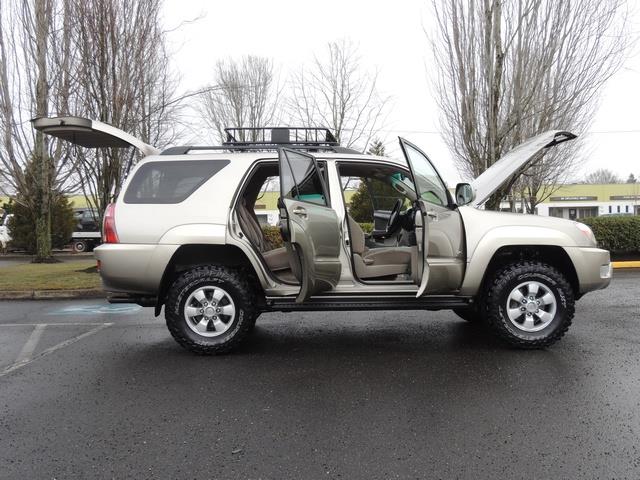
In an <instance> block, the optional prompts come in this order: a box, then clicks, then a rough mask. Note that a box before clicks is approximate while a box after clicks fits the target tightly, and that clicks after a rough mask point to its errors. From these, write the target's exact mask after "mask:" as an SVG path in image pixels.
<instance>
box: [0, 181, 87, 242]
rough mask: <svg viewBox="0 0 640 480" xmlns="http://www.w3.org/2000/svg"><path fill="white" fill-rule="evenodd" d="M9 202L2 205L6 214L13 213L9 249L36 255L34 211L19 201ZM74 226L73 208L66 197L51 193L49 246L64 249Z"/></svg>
mask: <svg viewBox="0 0 640 480" xmlns="http://www.w3.org/2000/svg"><path fill="white" fill-rule="evenodd" d="M20 200H21V199H20V197H18V201H15V202H14V201H10V202H9V203H6V204H5V205H4V209H5V211H6V212H7V213H13V217H11V219H9V223H8V227H9V235H10V236H11V242H9V248H11V249H18V250H25V251H26V252H27V253H29V254H35V253H36V235H35V231H36V220H37V215H36V209H33V208H29V207H27V206H25V205H24V204H23V202H21V201H20ZM75 226H76V221H75V219H74V218H73V207H72V206H71V203H69V200H68V199H67V197H66V196H64V195H62V194H60V193H57V192H52V193H51V246H52V247H53V248H57V249H60V248H64V247H65V246H66V245H67V244H68V243H69V240H71V234H72V233H73V229H74V227H75Z"/></svg>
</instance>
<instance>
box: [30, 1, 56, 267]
mask: <svg viewBox="0 0 640 480" xmlns="http://www.w3.org/2000/svg"><path fill="white" fill-rule="evenodd" d="M50 14H51V10H50V5H49V4H48V2H47V0H35V23H36V32H35V37H36V66H37V70H38V77H37V80H36V102H35V103H36V112H35V113H36V117H45V116H46V115H47V110H48V108H47V106H48V94H49V92H48V85H47V39H48V35H49V20H50V19H49V16H50ZM33 153H34V155H33V161H34V162H36V172H37V173H36V181H37V186H36V190H37V192H38V197H39V198H38V202H37V203H38V208H39V211H38V217H37V220H36V232H35V234H36V257H35V258H34V259H33V261H34V263H49V262H53V261H54V260H53V255H52V253H51V196H50V194H51V187H52V185H51V174H52V171H51V159H50V158H49V151H48V148H47V140H46V138H45V135H44V134H43V133H41V132H37V133H36V138H35V145H34V152H33Z"/></svg>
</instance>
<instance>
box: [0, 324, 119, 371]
mask: <svg viewBox="0 0 640 480" xmlns="http://www.w3.org/2000/svg"><path fill="white" fill-rule="evenodd" d="M38 325H43V326H46V325H58V324H56V323H53V324H38ZM82 325H86V324H82ZM111 325H113V323H102V324H100V325H98V326H97V327H96V328H93V329H91V330H89V331H88V332H85V333H82V334H80V335H77V336H75V337H73V338H70V339H69V340H65V341H64V342H60V343H58V344H57V345H54V346H53V347H49V348H47V349H46V350H44V351H42V352H40V353H39V354H38V355H36V356H35V357H33V358H30V359H29V360H26V361H22V362H21V363H18V362H17V361H16V362H14V363H13V364H12V365H9V366H8V367H6V368H5V369H4V370H2V371H0V377H4V376H5V375H7V374H9V373H11V372H15V371H16V370H18V369H19V368H22V367H24V366H26V365H29V364H30V363H32V362H34V361H36V360H38V359H39V358H42V357H46V356H47V355H49V354H50V353H53V352H55V351H56V350H60V349H61V348H64V347H68V346H69V345H71V344H73V343H76V342H78V341H80V340H82V339H83V338H86V337H89V336H91V335H93V334H94V333H98V332H99V331H100V330H104V329H105V328H107V327H110V326H111ZM41 334H42V332H41ZM31 335H32V336H33V333H32V334H31ZM30 340H31V337H29V340H28V341H27V343H29V341H30ZM25 348H26V345H25V346H24V347H23V350H24V349H25ZM34 348H35V346H34ZM20 353H21V354H22V352H20Z"/></svg>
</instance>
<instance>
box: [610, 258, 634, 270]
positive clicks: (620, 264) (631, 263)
mask: <svg viewBox="0 0 640 480" xmlns="http://www.w3.org/2000/svg"><path fill="white" fill-rule="evenodd" d="M611 265H612V266H613V268H640V260H631V261H627V262H611Z"/></svg>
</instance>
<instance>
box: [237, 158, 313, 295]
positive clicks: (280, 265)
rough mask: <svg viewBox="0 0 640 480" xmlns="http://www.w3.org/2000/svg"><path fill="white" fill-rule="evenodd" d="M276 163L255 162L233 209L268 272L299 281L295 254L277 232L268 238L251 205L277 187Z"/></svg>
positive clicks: (253, 205)
mask: <svg viewBox="0 0 640 480" xmlns="http://www.w3.org/2000/svg"><path fill="white" fill-rule="evenodd" d="M278 179H279V167H278V164H277V163H263V164H261V165H259V166H258V167H257V168H256V170H255V171H254V172H253V174H252V175H251V178H250V179H249V181H248V182H247V184H246V186H245V188H244V190H243V192H242V194H241V196H240V199H239V201H238V204H237V207H236V212H237V215H238V221H239V223H240V228H241V229H242V231H243V232H244V234H245V235H246V236H247V238H248V239H249V241H250V242H251V244H252V245H253V247H254V248H255V249H256V250H257V251H258V252H259V253H260V254H261V256H262V258H263V260H264V263H265V264H266V266H267V267H268V268H269V270H270V271H271V273H272V274H273V275H274V276H275V277H276V278H278V279H279V280H281V281H283V282H284V283H291V284H297V283H299V278H300V275H299V272H300V265H299V262H298V261H296V259H297V258H298V257H297V255H294V254H293V253H294V252H289V251H288V249H287V247H286V246H280V245H281V244H282V242H281V239H279V238H278V237H279V234H278V235H277V236H272V237H271V238H268V237H267V235H266V234H265V229H263V226H262V225H261V224H260V222H259V220H258V217H257V215H256V213H255V205H256V202H257V201H258V200H260V199H261V198H262V196H263V195H264V194H265V193H266V191H267V190H268V189H269V188H277V186H278V184H277V181H278Z"/></svg>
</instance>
